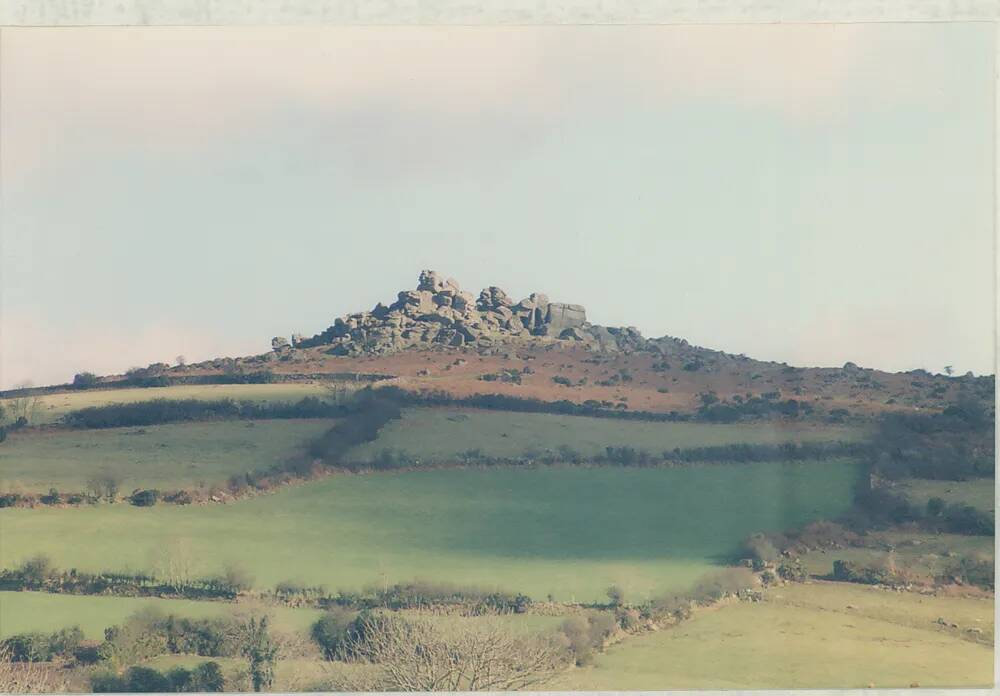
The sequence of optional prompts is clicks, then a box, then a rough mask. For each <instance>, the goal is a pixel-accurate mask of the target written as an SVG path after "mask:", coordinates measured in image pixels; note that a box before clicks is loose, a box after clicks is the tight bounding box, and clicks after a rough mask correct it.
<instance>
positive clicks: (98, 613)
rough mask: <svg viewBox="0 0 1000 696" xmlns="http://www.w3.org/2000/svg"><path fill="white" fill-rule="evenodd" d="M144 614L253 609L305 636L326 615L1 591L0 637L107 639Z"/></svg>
mask: <svg viewBox="0 0 1000 696" xmlns="http://www.w3.org/2000/svg"><path fill="white" fill-rule="evenodd" d="M142 609H155V610H157V611H160V612H162V613H163V614H164V615H166V614H173V615H175V616H183V617H186V618H204V617H210V616H230V615H233V614H236V613H239V612H247V611H250V610H251V609H256V610H259V611H265V612H266V613H267V614H268V616H270V617H271V620H272V622H273V625H274V627H275V629H277V630H279V631H288V632H299V631H305V630H307V629H308V628H309V626H311V625H312V623H313V622H314V621H315V620H316V619H317V618H318V617H319V616H320V615H321V614H322V613H323V612H322V611H321V610H319V609H292V608H289V607H276V606H268V607H266V609H265V608H263V606H262V605H256V604H232V603H229V602H196V601H191V600H185V599H159V598H156V597H107V596H99V595H64V594H48V593H45V592H0V638H3V637H6V636H11V635H14V634H16V633H26V632H30V631H41V632H51V631H57V630H59V629H61V628H66V627H68V626H79V627H80V629H81V630H82V631H83V632H84V634H85V635H86V636H87V638H90V639H95V640H97V639H102V638H104V629H105V628H108V627H109V626H114V625H116V624H120V623H122V622H123V621H125V619H127V618H128V617H129V616H130V615H132V614H134V613H135V612H137V611H139V610H142Z"/></svg>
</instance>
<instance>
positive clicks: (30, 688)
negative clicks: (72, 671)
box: [0, 645, 66, 694]
mask: <svg viewBox="0 0 1000 696" xmlns="http://www.w3.org/2000/svg"><path fill="white" fill-rule="evenodd" d="M65 690H66V682H65V680H64V679H61V678H59V674H58V672H57V671H56V670H54V669H53V668H52V667H51V665H42V664H39V663H37V662H14V660H13V658H12V656H11V653H10V648H9V647H7V646H6V645H4V646H0V693H3V694H46V693H56V692H59V691H65Z"/></svg>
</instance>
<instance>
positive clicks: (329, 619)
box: [310, 607, 358, 660]
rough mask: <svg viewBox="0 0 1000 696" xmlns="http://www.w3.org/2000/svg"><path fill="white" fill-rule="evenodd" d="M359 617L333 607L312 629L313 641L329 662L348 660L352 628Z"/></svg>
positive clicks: (354, 613) (353, 613)
mask: <svg viewBox="0 0 1000 696" xmlns="http://www.w3.org/2000/svg"><path fill="white" fill-rule="evenodd" d="M357 617H358V615H357V613H356V612H352V611H347V610H346V609H343V608H340V607H332V608H331V609H329V610H327V612H326V613H325V614H323V616H321V617H320V618H319V619H317V620H316V622H315V623H314V624H313V625H312V628H311V629H310V635H311V636H312V639H313V641H315V643H316V644H317V645H319V647H320V650H322V651H323V657H325V658H326V659H327V660H337V659H346V657H347V652H348V647H349V645H350V641H351V636H350V632H351V628H352V627H353V626H354V621H355V619H357Z"/></svg>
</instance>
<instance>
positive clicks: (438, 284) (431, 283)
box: [417, 271, 447, 292]
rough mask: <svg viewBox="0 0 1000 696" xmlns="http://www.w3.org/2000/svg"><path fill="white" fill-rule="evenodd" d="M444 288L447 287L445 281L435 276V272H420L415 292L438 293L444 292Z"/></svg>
mask: <svg viewBox="0 0 1000 696" xmlns="http://www.w3.org/2000/svg"><path fill="white" fill-rule="evenodd" d="M445 287H447V286H446V284H445V280H444V279H443V278H442V277H441V276H439V275H438V274H437V271H420V278H419V280H418V283H417V290H426V291H428V292H440V291H442V290H444V289H445Z"/></svg>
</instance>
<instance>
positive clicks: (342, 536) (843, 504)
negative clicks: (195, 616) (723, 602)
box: [0, 460, 858, 600]
mask: <svg viewBox="0 0 1000 696" xmlns="http://www.w3.org/2000/svg"><path fill="white" fill-rule="evenodd" d="M857 472H858V469H857V467H856V466H855V465H853V464H851V463H849V462H842V461H835V460H827V461H823V462H812V463H809V462H802V463H756V464H740V465H711V466H692V467H679V468H655V469H622V468H616V467H594V468H589V467H588V468H583V467H541V468H532V469H528V468H510V467H500V468H492V469H451V470H443V469H442V470H433V471H411V472H397V473H391V474H388V473H387V474H370V475H351V474H343V475H338V476H333V477H331V478H328V479H323V480H320V481H316V482H313V483H310V484H308V485H304V486H295V487H289V488H286V489H283V490H280V491H278V492H276V493H274V494H272V495H267V496H261V497H258V498H252V499H247V500H242V501H238V502H235V503H232V504H228V505H198V506H172V505H160V506H156V507H153V508H142V509H139V508H134V507H132V506H127V505H110V506H109V505H100V506H93V507H86V506H85V507H82V508H78V509H58V508H36V509H19V508H9V509H4V510H0V527H2V529H3V544H2V545H0V565H2V566H3V567H10V566H12V565H15V564H17V563H19V562H21V561H23V560H24V559H26V558H28V557H30V556H32V555H34V554H37V553H45V554H47V555H49V556H50V557H51V559H52V561H53V562H54V564H55V565H56V566H58V567H63V568H71V567H76V568H79V569H81V570H90V571H96V570H111V569H132V570H139V569H148V568H155V567H158V566H162V565H163V564H165V563H169V564H173V565H177V564H178V563H181V564H183V565H184V566H185V567H190V568H191V572H192V574H193V575H209V574H215V573H218V572H220V571H221V569H222V568H223V566H224V564H226V563H228V562H238V563H240V564H241V565H242V566H244V567H245V568H247V570H249V571H250V573H251V574H252V575H254V576H255V578H256V580H257V584H258V586H260V587H272V586H274V585H275V584H276V583H278V582H280V581H282V580H289V579H291V580H299V581H303V582H307V583H311V584H323V585H325V586H326V587H327V588H328V589H330V590H337V589H357V588H359V587H363V586H365V585H368V584H370V583H378V584H382V583H383V582H388V583H394V582H405V581H409V580H414V579H422V580H430V581H444V582H451V583H455V584H464V585H476V586H479V587H486V588H500V589H504V590H509V591H521V592H525V593H527V594H530V595H532V596H533V597H535V598H537V599H543V598H545V596H546V595H547V594H550V593H551V594H552V595H553V596H555V597H556V598H557V599H560V600H573V599H576V600H596V599H600V598H603V594H604V591H605V589H606V588H607V587H608V586H609V585H610V584H612V583H615V584H618V585H619V586H621V587H622V588H623V589H624V590H625V591H626V593H627V594H628V595H629V596H630V597H631V598H633V599H636V600H641V599H643V598H645V597H646V596H649V595H650V594H651V593H657V592H659V591H661V590H666V589H675V588H682V587H687V586H688V585H689V584H690V583H691V582H693V581H694V580H695V579H696V578H697V576H699V575H701V574H702V573H704V572H705V571H707V570H709V569H711V568H712V567H713V566H714V565H715V564H716V563H717V561H718V559H719V558H720V557H721V556H724V555H727V554H730V553H731V552H732V551H733V550H734V548H735V546H736V545H737V544H738V542H739V541H740V540H741V539H742V538H743V537H745V536H746V535H747V534H748V533H749V532H750V531H752V530H782V529H788V528H792V527H797V526H800V525H802V524H805V523H807V522H809V521H812V520H816V519H821V518H825V519H829V518H831V517H835V516H836V515H838V514H840V513H842V512H843V511H844V510H845V509H846V508H847V507H848V506H849V505H850V502H851V488H852V485H853V484H854V482H855V479H856V476H857Z"/></svg>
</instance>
